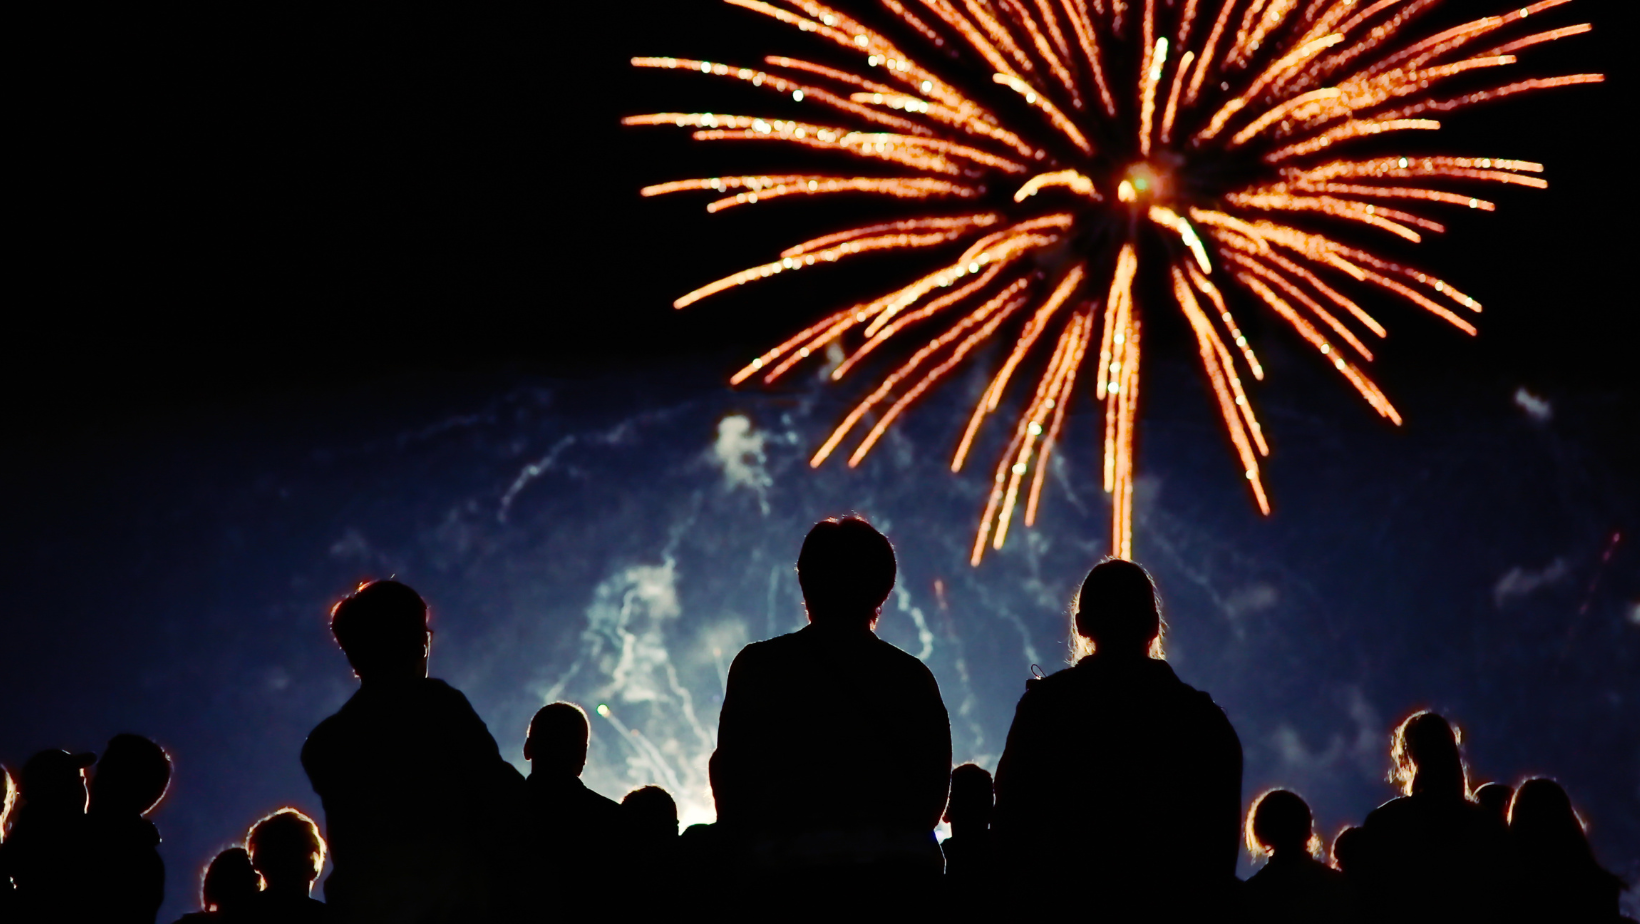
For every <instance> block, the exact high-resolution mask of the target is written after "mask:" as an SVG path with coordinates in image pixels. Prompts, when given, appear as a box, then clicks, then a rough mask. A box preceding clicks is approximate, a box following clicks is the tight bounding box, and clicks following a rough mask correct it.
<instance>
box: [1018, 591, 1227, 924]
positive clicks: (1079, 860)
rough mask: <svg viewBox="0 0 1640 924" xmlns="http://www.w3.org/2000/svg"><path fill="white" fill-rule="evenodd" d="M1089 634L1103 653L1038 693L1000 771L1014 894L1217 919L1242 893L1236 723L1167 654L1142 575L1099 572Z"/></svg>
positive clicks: (1088, 605) (1116, 914)
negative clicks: (1163, 653)
mask: <svg viewBox="0 0 1640 924" xmlns="http://www.w3.org/2000/svg"><path fill="white" fill-rule="evenodd" d="M1075 625H1076V631H1077V634H1078V635H1079V636H1080V637H1081V639H1082V644H1083V645H1084V646H1085V645H1088V644H1091V645H1092V647H1093V651H1092V653H1091V654H1089V655H1086V656H1084V657H1082V658H1081V659H1080V660H1079V661H1077V662H1076V666H1074V667H1071V668H1068V669H1066V670H1062V671H1059V672H1057V673H1054V674H1052V675H1050V676H1048V677H1043V678H1040V679H1035V680H1031V681H1028V682H1027V683H1026V689H1025V695H1024V696H1023V697H1022V698H1021V699H1020V701H1019V706H1018V708H1017V710H1016V711H1015V713H1014V722H1013V726H1012V728H1010V729H1009V730H1008V743H1007V745H1006V747H1005V748H1004V750H1003V753H1002V759H1001V760H1000V761H999V762H998V764H997V772H996V798H997V805H996V819H995V823H994V829H995V832H996V838H997V841H998V849H999V850H1001V851H1004V852H1005V855H1006V856H1007V857H1008V858H1009V860H1008V861H1009V864H1010V866H1011V876H1010V877H1009V878H1010V880H1011V888H1012V889H1013V890H1014V894H1013V895H1012V898H1011V900H1012V902H1013V903H1015V904H1017V905H1019V906H1022V907H1027V906H1028V907H1032V908H1038V909H1041V910H1051V911H1054V912H1057V913H1066V914H1070V913H1076V914H1086V913H1088V912H1089V911H1090V910H1097V911H1098V912H1099V913H1100V914H1102V915H1107V916H1109V917H1110V918H1111V919H1113V920H1126V919H1129V918H1132V919H1139V918H1143V919H1145V920H1207V919H1215V918H1217V917H1218V916H1219V915H1220V914H1222V913H1223V908H1224V907H1225V905H1224V903H1226V902H1230V901H1232V900H1233V895H1234V893H1235V890H1236V888H1237V880H1236V878H1235V870H1236V855H1237V852H1238V849H1237V848H1238V843H1239V841H1240V839H1241V742H1240V740H1239V739H1238V738H1237V737H1236V732H1235V729H1233V728H1231V726H1230V721H1229V719H1227V718H1225V715H1224V711H1223V710H1222V709H1220V708H1219V707H1218V706H1217V705H1215V704H1214V702H1213V700H1212V698H1211V697H1209V696H1208V695H1207V694H1206V693H1204V692H1201V691H1199V690H1196V689H1193V688H1191V687H1189V686H1187V685H1185V684H1184V683H1182V682H1181V681H1180V680H1179V678H1178V676H1177V675H1175V674H1174V673H1173V669H1172V668H1171V667H1169V666H1168V664H1167V662H1166V661H1163V660H1161V658H1160V653H1161V652H1160V643H1161V631H1162V621H1161V609H1160V605H1159V603H1158V601H1157V597H1156V589H1155V585H1154V584H1153V583H1152V582H1151V579H1150V575H1149V574H1147V573H1146V572H1145V570H1144V569H1143V568H1141V567H1139V566H1138V565H1136V564H1134V563H1132V562H1129V561H1123V560H1120V559H1107V560H1106V561H1103V562H1101V563H1100V564H1099V565H1098V566H1097V567H1095V568H1094V569H1093V570H1092V571H1091V572H1089V574H1088V576H1087V579H1086V580H1085V581H1083V583H1082V590H1081V593H1080V594H1079V596H1078V598H1077V607H1076V616H1075ZM1071 883H1074V884H1075V887H1074V888H1071V887H1070V885H1069V884H1071Z"/></svg>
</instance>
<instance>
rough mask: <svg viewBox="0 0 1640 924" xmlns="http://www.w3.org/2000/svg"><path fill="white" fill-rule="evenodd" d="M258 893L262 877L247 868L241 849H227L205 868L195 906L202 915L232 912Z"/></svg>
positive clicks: (248, 861) (249, 860)
mask: <svg viewBox="0 0 1640 924" xmlns="http://www.w3.org/2000/svg"><path fill="white" fill-rule="evenodd" d="M260 891H262V877H261V876H258V875H257V873H256V868H255V867H253V866H251V856H250V854H249V853H248V852H247V851H246V850H245V848H243V847H229V848H228V849H227V850H224V851H222V852H221V853H219V854H217V855H216V857H215V858H214V859H212V860H211V863H210V865H209V866H207V867H205V875H204V877H203V878H201V880H200V883H199V903H200V906H201V907H202V908H204V909H205V910H206V911H219V912H232V911H234V910H235V909H238V908H243V907H244V906H245V905H246V903H248V902H249V901H250V899H251V898H253V897H254V896H255V895H256V893H257V892H260Z"/></svg>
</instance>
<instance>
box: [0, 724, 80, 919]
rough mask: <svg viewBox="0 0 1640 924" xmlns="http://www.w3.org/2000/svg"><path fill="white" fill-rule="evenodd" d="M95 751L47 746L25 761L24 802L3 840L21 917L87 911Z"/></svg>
mask: <svg viewBox="0 0 1640 924" xmlns="http://www.w3.org/2000/svg"><path fill="white" fill-rule="evenodd" d="M96 759H97V757H96V755H95V754H70V753H68V752H67V751H59V750H49V751H41V752H40V753H38V754H35V755H34V756H33V757H30V758H29V759H28V762H27V763H25V764H23V772H22V774H21V775H20V776H19V778H18V781H17V782H18V797H19V800H20V804H19V805H18V806H17V810H16V812H15V813H14V815H13V818H12V824H11V833H10V834H9V835H8V836H7V837H6V842H5V844H3V845H0V867H4V869H5V870H6V872H7V873H8V874H10V876H11V879H12V882H13V883H15V885H16V888H17V893H16V901H15V905H16V911H17V919H18V920H20V921H27V922H34V921H67V920H70V919H73V918H75V917H79V916H83V914H81V912H82V911H83V908H84V903H85V900H86V888H85V883H86V881H87V878H88V877H87V868H86V863H87V859H88V858H87V854H86V849H85V839H86V820H85V803H86V785H85V768H86V767H89V766H90V765H91V764H92V763H94V762H95V761H96Z"/></svg>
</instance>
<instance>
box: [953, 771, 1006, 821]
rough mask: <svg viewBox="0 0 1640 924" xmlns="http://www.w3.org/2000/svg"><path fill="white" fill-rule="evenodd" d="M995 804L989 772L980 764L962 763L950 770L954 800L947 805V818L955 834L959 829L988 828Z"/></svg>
mask: <svg viewBox="0 0 1640 924" xmlns="http://www.w3.org/2000/svg"><path fill="white" fill-rule="evenodd" d="M995 805H996V795H995V790H993V789H992V786H991V773H990V771H988V770H986V769H985V768H984V767H981V766H980V765H979V764H962V765H961V766H958V767H956V768H954V769H953V770H952V771H951V799H950V801H949V802H947V803H946V804H945V821H946V823H947V824H949V825H951V829H952V833H953V834H954V833H956V829H957V828H962V829H963V830H965V831H966V830H970V829H985V828H989V827H990V826H991V809H992V807H993V806H995Z"/></svg>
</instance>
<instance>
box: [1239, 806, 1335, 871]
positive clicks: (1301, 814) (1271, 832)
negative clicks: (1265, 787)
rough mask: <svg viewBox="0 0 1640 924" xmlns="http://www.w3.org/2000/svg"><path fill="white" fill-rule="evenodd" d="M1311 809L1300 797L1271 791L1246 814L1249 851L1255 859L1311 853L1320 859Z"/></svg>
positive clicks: (1319, 845)
mask: <svg viewBox="0 0 1640 924" xmlns="http://www.w3.org/2000/svg"><path fill="white" fill-rule="evenodd" d="M1313 825H1314V819H1313V818H1312V816H1311V815H1310V805H1309V803H1307V802H1305V801H1304V798H1303V797H1302V796H1300V795H1299V794H1298V793H1296V792H1293V791H1292V790H1288V789H1271V790H1269V791H1267V792H1265V793H1263V794H1262V795H1260V796H1259V797H1258V798H1257V799H1254V800H1253V805H1252V807H1251V808H1249V809H1248V810H1247V849H1248V850H1249V851H1251V852H1252V854H1253V856H1255V857H1258V856H1265V855H1272V856H1273V855H1274V854H1276V853H1281V854H1296V853H1300V852H1303V853H1308V854H1311V855H1312V856H1313V855H1319V854H1320V852H1321V839H1320V838H1318V837H1316V836H1315V832H1314V829H1313Z"/></svg>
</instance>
